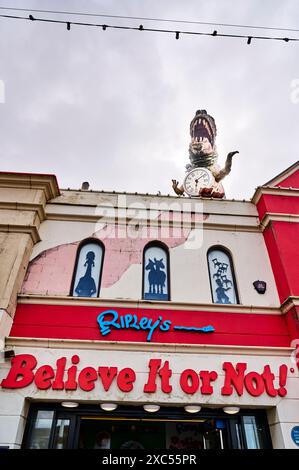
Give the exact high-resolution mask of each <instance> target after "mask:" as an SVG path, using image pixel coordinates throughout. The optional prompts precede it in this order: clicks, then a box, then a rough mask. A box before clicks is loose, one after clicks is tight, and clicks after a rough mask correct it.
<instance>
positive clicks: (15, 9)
mask: <svg viewBox="0 0 299 470" xmlns="http://www.w3.org/2000/svg"><path fill="white" fill-rule="evenodd" d="M0 10H10V11H30V12H33V13H51V14H52V13H53V14H55V15H75V16H93V17H101V18H117V19H125V20H141V21H156V22H165V23H181V24H199V25H206V26H224V27H229V28H246V29H265V30H272V31H291V32H299V29H292V28H275V27H272V26H253V25H245V24H234V23H211V22H207V21H190V20H173V19H169V18H168V19H167V18H149V17H143V16H123V15H105V14H101V13H86V12H74V11H57V10H38V9H32V8H12V7H1V6H0Z"/></svg>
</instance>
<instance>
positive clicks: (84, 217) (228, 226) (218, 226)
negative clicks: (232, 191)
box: [46, 212, 260, 232]
mask: <svg viewBox="0 0 299 470" xmlns="http://www.w3.org/2000/svg"><path fill="white" fill-rule="evenodd" d="M205 215H206V214H203V216H205ZM209 215H211V216H217V215H219V216H222V217H223V214H209ZM225 216H226V217H227V220H229V218H230V215H229V214H225ZM46 217H47V219H48V220H56V221H66V222H70V221H71V222H90V223H99V222H100V223H102V224H117V225H124V226H127V225H129V224H132V220H134V223H135V224H136V225H138V226H139V227H140V228H142V227H161V228H162V227H169V228H170V229H175V228H178V229H186V230H188V229H190V230H193V229H196V228H203V229H204V230H224V231H230V232H260V228H259V224H258V218H257V216H252V215H248V216H244V215H240V216H239V215H235V214H232V215H231V217H242V218H243V219H248V220H254V223H252V224H250V223H248V221H246V220H244V224H242V223H239V224H235V223H229V222H228V223H219V222H210V221H209V219H206V220H202V221H190V222H189V221H188V222H187V221H186V220H163V219H162V220H161V219H160V218H158V217H157V218H156V219H146V218H134V219H132V218H129V217H113V216H101V215H94V214H74V213H73V214H70V213H68V214H65V213H60V212H55V213H54V212H47V214H46ZM246 222H247V223H246Z"/></svg>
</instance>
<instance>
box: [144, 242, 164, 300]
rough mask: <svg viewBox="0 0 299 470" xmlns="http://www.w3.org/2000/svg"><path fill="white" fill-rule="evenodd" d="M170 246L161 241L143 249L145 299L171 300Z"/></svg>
mask: <svg viewBox="0 0 299 470" xmlns="http://www.w3.org/2000/svg"><path fill="white" fill-rule="evenodd" d="M169 277H170V276H169V253H168V248H167V246H165V245H164V244H162V243H161V242H151V243H149V244H148V245H146V246H145V248H144V250H143V290H142V298H143V299H144V300H170V289H169V284H170V279H169Z"/></svg>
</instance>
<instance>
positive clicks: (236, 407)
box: [223, 406, 240, 415]
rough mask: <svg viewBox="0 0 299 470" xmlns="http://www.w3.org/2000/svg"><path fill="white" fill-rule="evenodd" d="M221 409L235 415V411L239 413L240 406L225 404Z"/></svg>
mask: <svg viewBox="0 0 299 470" xmlns="http://www.w3.org/2000/svg"><path fill="white" fill-rule="evenodd" d="M223 411H224V413H227V414H229V415H235V414H236V413H239V411H240V408H239V407H238V406H225V407H224V408H223Z"/></svg>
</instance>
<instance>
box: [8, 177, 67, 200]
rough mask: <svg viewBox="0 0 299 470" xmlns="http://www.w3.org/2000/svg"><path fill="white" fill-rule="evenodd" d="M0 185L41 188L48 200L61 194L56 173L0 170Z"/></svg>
mask: <svg viewBox="0 0 299 470" xmlns="http://www.w3.org/2000/svg"><path fill="white" fill-rule="evenodd" d="M0 187H1V188H26V189H41V190H43V191H44V193H45V197H46V200H47V201H48V200H50V199H53V198H55V197H57V196H59V195H60V190H59V187H58V183H57V179H56V176H55V175H45V174H36V173H8V172H0Z"/></svg>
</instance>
